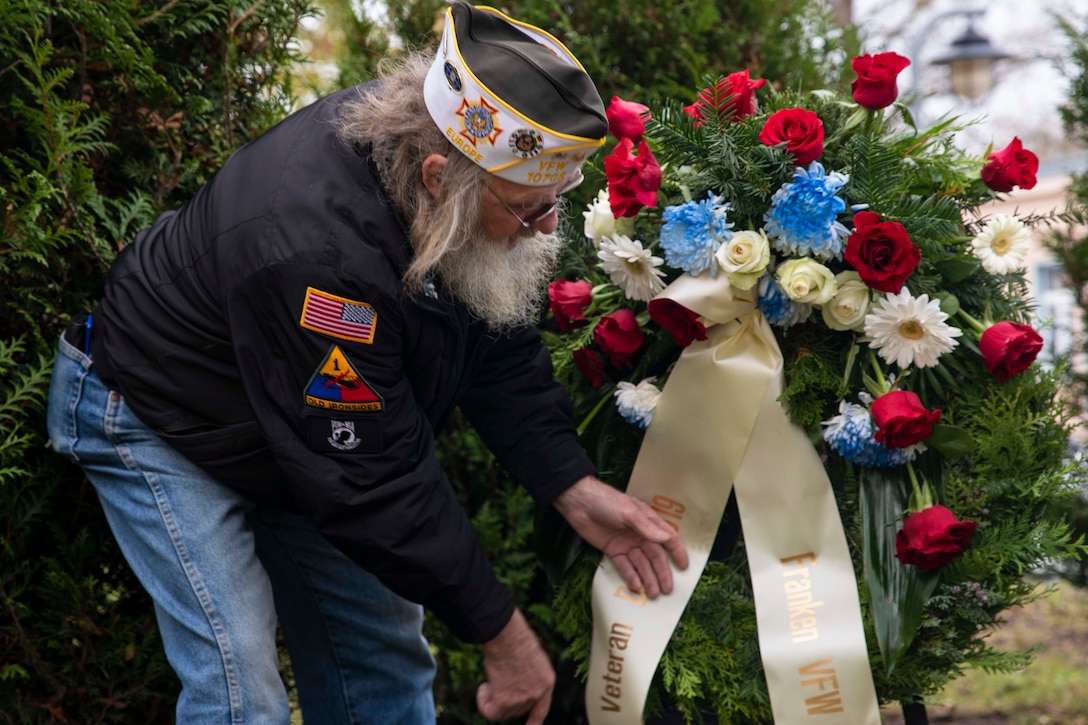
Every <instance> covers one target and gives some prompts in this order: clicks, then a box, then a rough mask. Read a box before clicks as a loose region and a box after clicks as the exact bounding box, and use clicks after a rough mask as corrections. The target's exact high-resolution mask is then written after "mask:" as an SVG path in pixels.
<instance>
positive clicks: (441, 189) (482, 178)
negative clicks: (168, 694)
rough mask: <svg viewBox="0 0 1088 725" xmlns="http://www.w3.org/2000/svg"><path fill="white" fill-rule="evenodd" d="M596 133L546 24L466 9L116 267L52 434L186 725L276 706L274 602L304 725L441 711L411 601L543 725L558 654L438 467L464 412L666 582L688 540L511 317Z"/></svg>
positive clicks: (162, 226)
mask: <svg viewBox="0 0 1088 725" xmlns="http://www.w3.org/2000/svg"><path fill="white" fill-rule="evenodd" d="M606 129H607V124H606V120H605V115H604V109H603V104H602V102H601V99H600V97H599V96H598V94H597V92H596V91H595V90H594V88H593V85H592V83H591V81H590V79H589V77H588V76H587V75H586V74H585V71H584V70H583V69H582V67H581V66H580V65H579V64H578V62H577V60H576V59H574V57H573V56H572V55H571V54H570V53H569V52H568V51H567V49H566V48H564V47H563V46H562V45H561V44H560V43H559V42H558V41H556V40H555V39H554V38H552V37H551V36H549V35H547V34H546V33H544V32H543V31H541V30H539V29H537V28H534V27H531V26H528V25H525V24H522V23H518V22H516V21H513V20H511V19H509V18H507V17H506V16H505V15H502V14H501V13H498V12H496V11H494V10H492V9H490V8H482V7H481V8H474V7H471V6H468V5H464V4H455V5H453V6H452V7H451V8H450V9H449V10H448V11H447V15H446V25H445V32H444V36H443V38H442V44H441V46H440V48H439V50H438V53H437V55H436V57H435V58H434V59H433V61H432V60H431V59H429V58H428V59H422V58H420V57H419V56H411V57H409V58H408V59H407V60H406V61H405V62H404V63H402V64H401V66H400V67H399V69H397V70H396V71H395V72H393V73H392V74H389V75H388V76H387V77H386V78H385V79H384V80H382V81H380V82H377V83H374V84H367V85H364V86H360V87H357V88H354V89H350V90H347V91H342V92H340V93H336V94H334V95H332V96H330V97H327V98H325V99H322V100H320V101H318V102H317V103H315V104H313V105H311V106H310V107H308V108H305V109H303V110H301V111H299V112H297V113H295V114H293V115H292V116H290V117H289V118H287V119H286V120H285V121H283V122H282V123H281V124H279V125H278V126H277V127H275V128H274V129H272V130H270V131H269V132H268V133H266V134H265V135H264V136H262V137H261V138H260V139H258V140H256V141H254V142H252V143H250V144H248V145H246V146H245V147H243V148H242V149H240V150H239V151H238V152H236V153H235V154H234V155H233V156H232V157H231V159H230V160H229V161H228V162H227V163H226V164H225V165H224V167H223V168H222V169H221V170H220V172H219V173H218V174H216V176H215V177H214V178H213V179H212V180H211V181H209V182H208V184H207V185H206V186H205V187H204V188H203V189H201V190H200V191H199V192H198V193H197V195H196V196H195V197H194V198H193V199H192V200H191V201H190V202H189V203H188V204H186V205H185V206H183V207H182V208H181V209H179V210H177V211H176V212H167V213H165V214H163V215H162V216H161V217H160V218H159V219H158V220H157V221H156V222H155V223H154V224H153V225H152V226H151V227H150V228H149V229H147V230H145V231H144V232H141V233H140V234H139V235H138V236H137V238H136V239H135V240H134V242H133V243H132V244H131V245H129V246H128V247H126V249H125V250H124V251H123V252H122V253H121V254H120V255H119V256H118V258H117V260H116V262H115V263H114V266H113V269H112V270H111V275H110V280H109V283H108V285H107V288H106V290H105V294H104V297H103V299H102V301H101V303H100V304H99V306H98V308H97V309H96V310H95V311H94V313H93V315H91V316H89V317H86V318H80V319H78V320H76V321H74V323H73V325H71V326H70V327H69V329H68V331H67V332H66V333H65V336H64V339H63V340H62V341H61V343H60V354H59V355H58V357H57V363H56V367H55V370H54V377H53V383H52V388H51V391H50V401H49V427H50V436H51V439H52V442H53V446H54V448H55V449H56V450H58V451H60V452H62V453H64V454H66V455H68V456H70V457H71V458H73V459H74V460H76V461H78V462H79V463H80V465H81V466H83V468H84V470H85V471H86V473H87V476H88V478H89V479H90V480H91V481H92V483H93V484H94V486H95V488H96V490H97V492H98V494H99V498H100V500H101V501H102V504H103V508H104V510H105V512H106V516H107V518H108V520H109V522H110V525H111V527H112V529H113V531H114V534H115V536H116V538H117V540H118V542H119V543H120V545H121V548H122V550H123V551H124V553H125V555H126V557H127V559H128V561H129V562H130V564H131V565H132V567H133V570H134V571H135V572H136V574H137V576H138V577H139V578H140V581H141V582H142V584H143V585H144V586H145V587H146V588H147V590H148V591H149V593H150V594H151V596H152V598H153V600H154V602H155V610H156V616H157V618H158V622H159V627H160V630H161V632H162V636H163V641H164V644H165V648H166V652H167V656H168V658H169V660H170V663H171V665H172V667H173V668H174V670H175V671H176V672H177V674H178V676H179V678H180V680H181V682H182V686H183V687H182V692H181V695H180V698H179V701H178V705H177V717H178V722H181V723H201V724H204V723H216V722H224V723H225V722H231V723H242V722H245V723H266V722H267V723H286V722H288V717H289V713H288V704H287V696H286V693H285V690H284V686H283V684H282V682H281V681H280V678H279V675H278V671H277V657H276V649H275V628H276V621H277V615H278V617H279V620H280V622H281V625H282V628H283V633H284V637H285V640H286V643H287V646H288V649H289V651H290V655H291V659H292V665H293V670H294V673H295V676H296V681H297V684H298V691H299V698H300V704H301V707H302V709H303V714H304V716H305V718H306V720H307V722H314V723H322V724H325V723H348V722H350V723H361V722H367V723H378V724H380V725H388V724H390V723H423V722H430V721H433V720H434V717H435V715H434V704H433V698H432V695H431V682H432V678H433V671H434V663H433V660H432V658H431V655H430V653H429V651H428V648H427V644H426V642H425V641H424V640H423V637H422V635H421V623H422V609H421V608H420V606H418V604H422V605H424V606H426V607H427V608H430V609H431V610H432V611H434V612H435V613H436V614H437V615H438V616H439V617H440V618H441V619H442V620H443V621H444V622H445V623H446V624H447V625H448V626H449V627H450V628H451V630H452V631H453V632H454V633H455V634H457V635H458V636H459V637H461V638H462V639H463V640H465V641H467V642H478V643H481V646H482V651H483V655H484V665H485V670H486V675H487V681H486V682H484V683H483V684H482V685H481V686H480V688H479V691H478V693H477V701H478V705H479V708H480V711H481V713H483V715H485V716H486V717H488V718H490V719H499V718H508V717H514V716H517V715H521V714H525V713H528V714H529V718H528V722H530V723H541V722H543V720H544V717H545V715H546V714H547V712H548V707H549V704H550V698H551V690H552V685H553V683H554V677H555V676H554V673H553V671H552V668H551V665H550V664H549V662H548V660H547V657H546V655H545V654H544V652H543V650H542V649H541V647H540V645H539V643H538V642H537V640H536V638H535V636H534V634H533V633H532V631H531V630H530V629H529V627H528V626H527V624H526V622H525V618H524V617H523V616H522V614H521V613H520V612H518V611H517V610H516V609H515V607H514V605H513V603H512V601H511V598H510V596H509V594H508V593H507V592H506V591H505V589H504V588H503V587H502V586H501V585H500V584H499V582H498V581H497V580H496V578H495V576H494V574H493V573H492V571H491V568H490V565H489V564H488V562H487V560H486V558H485V556H484V554H483V552H482V551H481V549H480V546H479V543H478V541H477V539H476V537H475V534H474V532H473V531H472V528H471V525H470V523H469V521H468V519H467V517H466V515H465V513H464V512H463V511H462V510H461V508H460V507H459V506H458V505H457V501H456V497H455V495H454V492H453V490H452V488H451V486H450V484H449V482H448V481H447V480H446V478H445V476H444V474H443V472H442V471H441V469H440V467H439V465H438V462H437V461H436V459H435V455H434V440H433V439H434V435H435V433H436V432H437V431H438V430H440V429H441V427H442V424H443V421H444V420H445V419H446V418H447V416H448V415H449V413H450V412H451V410H452V409H453V408H454V407H456V406H460V407H461V409H462V410H463V411H464V413H465V415H466V416H467V417H468V418H469V420H470V421H471V422H472V423H473V425H474V426H475V427H476V428H477V430H478V431H479V433H480V435H481V436H482V437H483V438H484V440H485V441H486V442H487V444H488V445H489V447H490V448H491V449H492V450H493V451H494V452H495V454H496V456H497V458H498V459H499V460H500V462H501V463H502V464H503V465H504V466H505V467H506V468H507V469H508V470H509V471H510V472H511V473H512V475H514V476H515V477H516V478H517V480H518V481H519V482H521V483H522V484H523V485H525V486H526V487H527V488H528V490H529V491H530V492H531V493H532V494H533V496H534V497H535V499H536V500H537V501H538V502H539V503H540V504H541V505H544V506H548V505H551V506H554V507H555V508H556V509H557V510H558V511H559V512H560V513H561V514H562V515H563V516H565V517H566V519H567V520H568V521H569V522H570V523H571V525H572V526H573V527H574V529H575V530H576V531H577V532H578V533H579V534H580V535H581V536H582V537H583V538H585V539H586V540H587V541H588V542H589V543H591V544H593V545H594V546H596V547H597V548H599V549H601V550H602V551H604V552H605V553H606V554H608V555H609V556H610V557H611V558H612V559H613V561H614V562H615V563H616V565H617V567H618V568H619V570H620V571H621V572H622V573H623V574H624V576H625V578H626V579H627V581H628V583H629V585H630V586H631V587H632V588H634V589H636V590H637V589H644V590H645V592H646V593H647V595H649V596H652V597H653V596H657V595H658V594H659V593H661V592H666V593H667V592H668V591H670V590H671V588H672V579H671V572H670V568H669V567H670V563H669V559H670V556H671V558H672V560H673V562H674V563H675V564H676V565H677V566H680V567H685V566H686V565H687V554H686V552H685V550H684V548H683V545H682V544H681V543H680V541H679V538H678V537H677V535H676V534H675V532H674V531H673V530H672V529H670V528H669V527H668V526H667V525H666V524H664V523H663V522H662V521H661V520H660V519H659V518H658V517H657V516H656V514H655V513H653V511H652V510H651V509H650V508H649V507H648V506H646V505H645V504H644V503H642V502H640V501H637V500H635V499H633V498H631V497H629V496H626V495H624V494H622V493H620V492H618V491H616V490H615V489H613V488H611V487H609V486H607V485H605V484H603V483H602V482H600V481H599V480H598V479H597V478H595V476H594V473H595V471H594V469H593V466H592V464H591V463H590V461H589V459H588V458H587V456H586V455H585V453H584V452H583V451H582V450H581V448H580V446H579V444H578V438H577V434H576V432H575V430H574V428H573V426H572V424H571V410H570V404H569V401H568V399H567V398H566V396H565V394H564V392H563V391H562V389H561V388H560V386H559V385H558V384H557V383H556V381H555V380H554V378H553V377H552V374H551V368H550V365H549V362H548V356H547V351H546V350H545V348H544V347H543V345H542V344H541V342H540V339H539V338H538V336H537V335H536V333H535V331H534V330H533V328H532V327H531V325H530V324H529V323H531V321H532V319H533V317H534V315H535V314H536V311H537V309H538V308H539V305H540V301H541V290H542V287H543V285H544V283H545V282H546V280H547V279H548V276H549V273H550V271H551V270H552V268H553V263H554V262H555V260H556V255H557V254H558V250H559V240H558V239H557V238H556V237H555V236H554V234H553V233H554V231H555V228H556V225H557V219H556V203H557V201H558V197H559V195H560V194H562V193H563V192H564V191H566V190H568V189H570V188H572V187H573V186H574V185H575V184H576V183H577V181H578V180H579V179H580V177H581V174H580V171H579V168H580V166H581V164H582V163H583V162H584V160H585V158H586V157H587V156H588V155H589V154H591V153H592V152H593V151H595V150H596V149H597V148H598V147H599V146H600V145H601V144H602V143H603V138H604V136H605V133H606ZM410 602H415V603H418V604H412V603H410Z"/></svg>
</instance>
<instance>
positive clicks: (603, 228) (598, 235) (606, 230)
mask: <svg viewBox="0 0 1088 725" xmlns="http://www.w3.org/2000/svg"><path fill="white" fill-rule="evenodd" d="M582 216H583V217H585V219H586V225H585V229H584V231H585V235H586V236H587V237H588V238H590V239H592V240H593V243H594V244H597V245H599V244H600V243H601V239H603V238H604V237H611V236H612V235H613V234H615V233H616V217H614V216H612V207H611V206H610V205H609V203H608V190H607V189H601V190H600V191H598V192H597V198H596V200H594V201H593V202H592V203H591V204H590V205H589V206H588V207H587V211H584V212H582Z"/></svg>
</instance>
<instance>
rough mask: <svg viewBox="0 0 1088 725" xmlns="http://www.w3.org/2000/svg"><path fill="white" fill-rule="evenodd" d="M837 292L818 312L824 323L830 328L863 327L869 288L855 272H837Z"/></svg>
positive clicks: (859, 329) (860, 328)
mask: <svg viewBox="0 0 1088 725" xmlns="http://www.w3.org/2000/svg"><path fill="white" fill-rule="evenodd" d="M835 282H836V284H837V285H838V288H839V289H838V292H836V293H835V296H834V297H833V298H832V299H831V301H830V302H828V303H827V304H826V305H824V306H823V309H821V310H820V312H821V313H822V314H823V316H824V323H826V324H827V326H828V327H830V328H831V329H832V330H857V331H858V332H861V331H862V329H864V327H865V315H866V314H867V313H868V312H869V304H870V301H869V288H868V287H867V286H865V283H864V282H862V281H861V275H859V274H858V273H857V272H839V273H838V274H836V275H835Z"/></svg>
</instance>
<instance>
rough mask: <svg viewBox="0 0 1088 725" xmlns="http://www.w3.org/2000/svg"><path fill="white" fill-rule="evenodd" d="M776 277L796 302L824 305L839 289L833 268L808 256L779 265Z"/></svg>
mask: <svg viewBox="0 0 1088 725" xmlns="http://www.w3.org/2000/svg"><path fill="white" fill-rule="evenodd" d="M775 278H776V279H778V284H780V285H782V289H783V290H785V292H786V295H787V296H788V297H789V298H790V299H791V300H793V301H794V302H803V303H805V304H809V305H822V304H824V303H825V302H827V301H828V300H830V299H831V298H832V297H834V296H835V292H837V291H838V289H837V285H836V284H835V275H833V274H832V273H831V270H830V269H828V268H827V267H825V266H823V265H822V264H820V263H819V262H817V261H815V260H813V259H809V258H808V257H802V258H801V259H791V260H789V261H788V262H784V263H783V264H781V265H779V267H778V271H777V272H775Z"/></svg>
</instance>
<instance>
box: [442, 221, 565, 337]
mask: <svg viewBox="0 0 1088 725" xmlns="http://www.w3.org/2000/svg"><path fill="white" fill-rule="evenodd" d="M510 239H517V240H518V244H517V246H516V247H514V249H509V248H508V244H507V240H500V241H494V240H490V239H487V238H485V237H483V236H482V235H478V236H477V237H475V238H474V239H471V240H468V241H467V242H466V243H465V244H464V245H463V246H461V247H460V248H459V249H457V250H455V251H451V252H448V253H447V254H446V255H445V256H444V257H442V259H441V260H440V261H439V262H438V265H437V272H438V276H439V278H440V279H441V280H442V282H443V284H444V285H445V286H446V289H447V290H448V291H449V292H450V293H451V294H452V295H453V296H454V297H455V298H456V299H458V300H459V301H461V302H462V303H464V305H465V306H466V307H468V309H469V312H471V313H472V314H473V315H474V316H475V317H477V318H479V319H480V320H483V321H484V322H486V323H487V325H488V327H490V328H491V329H493V330H495V331H497V332H506V331H509V330H511V329H513V328H515V327H521V326H523V325H529V324H532V323H534V322H536V320H537V315H538V314H539V313H540V310H541V309H542V306H543V302H544V299H545V292H546V290H547V286H548V282H549V281H550V280H551V277H552V274H554V272H555V269H556V265H557V263H558V261H559V254H560V251H561V249H562V246H563V241H562V239H560V238H559V236H558V235H555V234H542V233H540V232H532V233H530V234H517V235H515V236H514V237H511V238H510Z"/></svg>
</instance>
